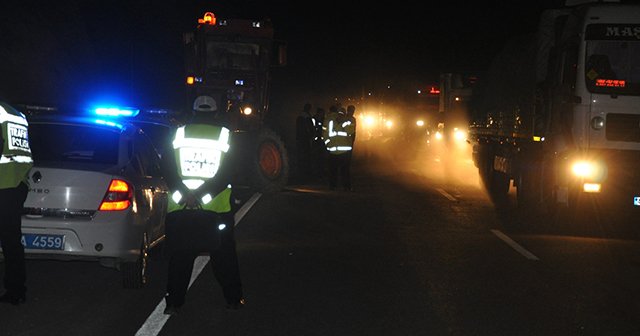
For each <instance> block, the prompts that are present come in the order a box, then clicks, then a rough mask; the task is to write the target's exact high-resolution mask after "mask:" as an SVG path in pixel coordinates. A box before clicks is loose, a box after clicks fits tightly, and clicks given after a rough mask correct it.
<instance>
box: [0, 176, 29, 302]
mask: <svg viewBox="0 0 640 336" xmlns="http://www.w3.org/2000/svg"><path fill="white" fill-rule="evenodd" d="M27 192H28V188H27V186H26V185H25V184H24V183H20V184H19V185H18V186H17V187H15V188H7V189H0V244H1V245H2V253H3V254H4V264H5V267H4V279H3V280H4V288H5V289H6V291H7V292H8V293H11V294H12V295H17V296H20V295H22V294H24V293H25V291H26V290H27V288H26V287H25V280H26V269H25V261H24V246H22V243H21V240H22V228H21V223H22V220H21V216H22V208H23V206H24V201H25V200H26V199H27Z"/></svg>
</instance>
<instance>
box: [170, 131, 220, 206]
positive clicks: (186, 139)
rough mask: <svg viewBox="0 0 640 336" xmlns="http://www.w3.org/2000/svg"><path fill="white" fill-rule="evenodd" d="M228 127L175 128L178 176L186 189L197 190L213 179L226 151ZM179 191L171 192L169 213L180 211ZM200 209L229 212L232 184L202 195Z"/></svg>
mask: <svg viewBox="0 0 640 336" xmlns="http://www.w3.org/2000/svg"><path fill="white" fill-rule="evenodd" d="M229 136H230V132H229V129H228V128H226V127H220V126H213V125H207V124H191V125H185V126H182V127H180V128H178V129H177V130H176V135H175V138H174V139H173V150H174V152H175V158H176V166H177V167H178V175H179V176H180V178H181V180H182V183H183V184H184V185H185V186H186V187H187V188H189V190H196V189H198V188H199V187H200V186H202V185H203V184H204V183H205V182H206V181H207V180H209V179H212V178H213V177H214V176H215V175H216V173H217V172H218V169H219V168H220V167H221V165H222V163H223V162H224V158H225V155H226V153H227V152H228V151H229ZM182 197H183V195H182V193H181V192H180V191H179V190H174V191H172V192H171V195H170V197H169V206H168V212H172V211H176V210H181V209H183V208H184V203H183V205H180V202H181V201H182ZM200 203H201V204H202V209H204V210H210V211H214V212H218V213H224V212H229V211H231V185H228V186H227V188H226V189H225V190H223V191H222V192H220V193H218V194H217V195H211V194H208V193H206V194H204V195H203V196H202V197H201V199H200Z"/></svg>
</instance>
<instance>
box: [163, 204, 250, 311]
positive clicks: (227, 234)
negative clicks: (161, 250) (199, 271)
mask: <svg viewBox="0 0 640 336" xmlns="http://www.w3.org/2000/svg"><path fill="white" fill-rule="evenodd" d="M224 222H225V223H231V224H227V228H226V229H225V230H224V231H223V235H222V237H221V238H222V240H221V244H220V248H219V249H214V250H211V251H209V256H210V257H211V259H210V261H209V263H210V264H211V267H212V269H213V275H214V276H215V278H216V280H217V281H218V283H219V284H220V286H221V287H222V293H223V295H224V298H225V300H226V301H227V303H234V302H238V301H239V300H240V299H241V298H242V297H243V293H242V283H241V280H240V270H239V266H238V256H237V254H236V241H235V237H234V233H233V230H234V224H235V223H234V220H233V215H231V214H229V215H226V216H225V221H224ZM212 225H214V224H213V223H212ZM199 255H200V253H198V252H191V251H175V252H172V255H171V259H170V261H169V280H168V283H167V305H173V306H176V307H180V306H182V305H183V304H184V302H185V296H186V294H187V289H188V287H189V280H190V279H191V272H192V271H193V262H194V260H195V258H196V257H197V256H199Z"/></svg>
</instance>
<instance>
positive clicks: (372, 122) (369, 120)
mask: <svg viewBox="0 0 640 336" xmlns="http://www.w3.org/2000/svg"><path fill="white" fill-rule="evenodd" d="M375 123H376V120H375V118H373V117H372V116H370V115H367V116H365V117H364V125H365V126H368V127H372V126H373V125H375Z"/></svg>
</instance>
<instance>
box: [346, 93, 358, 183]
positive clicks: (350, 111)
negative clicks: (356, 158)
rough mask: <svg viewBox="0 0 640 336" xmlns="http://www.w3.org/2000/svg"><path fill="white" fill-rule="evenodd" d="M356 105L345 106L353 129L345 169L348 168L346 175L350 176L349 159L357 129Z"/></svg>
mask: <svg viewBox="0 0 640 336" xmlns="http://www.w3.org/2000/svg"><path fill="white" fill-rule="evenodd" d="M355 113H356V107H355V106H354V105H349V106H347V120H348V121H349V122H350V123H351V125H350V128H351V129H352V130H353V133H352V134H351V150H350V151H349V159H348V160H347V161H348V162H347V167H346V169H347V170H349V173H348V175H349V176H351V160H352V158H353V149H354V148H355V144H356V131H357V130H358V124H357V122H356V117H355Z"/></svg>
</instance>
